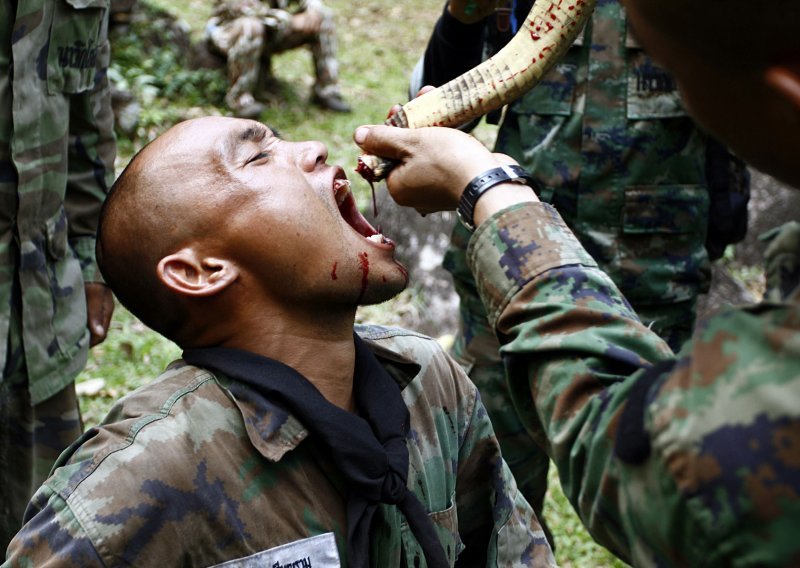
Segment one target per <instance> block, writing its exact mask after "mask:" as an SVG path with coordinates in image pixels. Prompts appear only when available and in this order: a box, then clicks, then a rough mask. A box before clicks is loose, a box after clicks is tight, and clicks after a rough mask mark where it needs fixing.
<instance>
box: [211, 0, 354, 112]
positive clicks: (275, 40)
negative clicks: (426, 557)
mask: <svg viewBox="0 0 800 568" xmlns="http://www.w3.org/2000/svg"><path fill="white" fill-rule="evenodd" d="M307 10H315V11H317V12H319V13H320V14H322V17H323V18H322V24H321V27H320V30H319V33H318V34H316V35H313V36H310V37H309V36H308V35H305V34H301V33H299V32H296V31H293V30H292V29H291V24H292V15H293V14H296V13H299V12H305V11H307ZM206 34H207V37H208V39H209V41H210V42H211V44H212V45H213V46H214V47H215V48H216V49H217V50H219V51H220V52H221V53H222V54H223V55H225V56H226V57H227V60H228V75H229V80H230V83H231V86H230V88H229V90H228V93H227V95H226V96H225V101H226V103H227V104H228V106H229V107H231V108H232V109H236V108H237V107H238V106H239V105H240V101H241V99H242V96H243V95H254V94H255V93H256V91H257V89H258V87H259V81H262V82H263V81H264V79H265V77H263V76H260V75H261V74H267V75H268V74H269V72H270V57H271V55H272V54H273V53H280V52H282V51H287V50H289V49H294V48H296V47H299V46H301V45H306V44H307V45H308V46H309V47H310V49H311V54H312V57H313V60H314V71H315V77H316V80H315V83H314V94H315V95H316V96H318V97H323V98H324V97H330V96H333V95H338V94H339V85H338V77H339V65H338V63H337V61H336V37H335V31H334V26H333V14H332V13H331V11H330V9H328V8H327V7H325V6H324V5H323V4H322V2H321V1H320V0H268V1H267V0H264V1H262V0H219V1H218V3H217V6H216V8H215V11H214V15H213V16H212V17H211V19H210V20H209V23H208V25H207V27H206Z"/></svg>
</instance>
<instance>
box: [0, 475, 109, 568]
mask: <svg viewBox="0 0 800 568" xmlns="http://www.w3.org/2000/svg"><path fill="white" fill-rule="evenodd" d="M25 518H26V523H25V525H24V526H23V527H22V529H21V530H20V531H19V532H18V533H17V535H16V536H15V537H14V538H13V540H12V541H11V544H9V546H8V551H7V553H6V561H5V563H4V564H3V566H2V568H17V567H19V568H22V567H28V566H37V567H39V568H50V567H56V566H57V567H59V568H81V567H85V568H92V567H93V566H105V564H104V563H103V561H102V559H101V558H100V556H99V555H98V554H97V551H96V550H95V547H94V545H93V544H92V542H91V540H90V539H89V538H88V536H87V535H86V533H85V531H84V529H83V527H82V526H81V524H80V523H79V522H78V520H77V519H76V518H75V516H74V515H73V513H72V510H71V509H70V508H69V506H68V505H67V503H66V502H65V501H64V499H63V498H61V496H60V495H58V494H57V493H56V492H54V491H53V490H52V489H50V488H49V487H48V486H47V485H43V486H42V487H41V488H40V489H39V490H38V491H37V492H36V494H35V495H34V496H33V499H32V500H31V503H30V505H29V506H28V510H27V511H26V512H25Z"/></svg>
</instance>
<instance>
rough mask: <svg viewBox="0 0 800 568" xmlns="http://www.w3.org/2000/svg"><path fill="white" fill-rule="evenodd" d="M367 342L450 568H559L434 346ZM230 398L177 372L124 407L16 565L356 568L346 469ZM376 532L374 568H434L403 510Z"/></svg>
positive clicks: (91, 441) (40, 518)
mask: <svg viewBox="0 0 800 568" xmlns="http://www.w3.org/2000/svg"><path fill="white" fill-rule="evenodd" d="M357 331H358V332H359V335H361V336H362V337H363V338H364V339H365V340H366V342H367V343H368V344H369V345H370V347H371V348H372V349H373V351H374V353H375V354H376V356H377V357H378V359H379V360H380V361H381V363H382V364H383V365H384V366H385V367H386V369H387V371H388V372H389V373H390V375H391V376H392V377H393V378H394V379H395V380H396V381H397V382H398V384H399V385H400V386H401V389H402V396H403V399H404V400H405V402H406V404H407V405H408V408H409V411H410V414H411V429H410V431H409V434H408V437H407V445H408V449H409V458H410V465H409V478H408V487H409V488H411V489H412V490H413V491H414V492H415V494H416V495H417V496H418V497H419V499H420V501H421V502H422V503H423V505H424V506H425V507H426V508H427V509H428V511H431V519H432V521H433V523H434V525H435V527H436V529H437V533H438V536H439V537H440V539H441V541H442V544H443V547H444V549H445V551H446V554H447V556H448V559H449V560H450V564H451V565H454V564H455V561H456V557H457V556H460V558H459V560H460V562H464V561H467V562H468V563H470V564H471V565H472V564H474V565H482V566H512V565H513V566H550V565H554V561H553V557H552V553H551V552H550V548H549V547H548V545H547V542H546V540H545V538H544V534H543V533H542V531H541V528H540V526H539V524H538V522H537V520H536V516H535V515H534V513H533V511H532V510H531V508H530V506H529V505H528V504H527V502H526V501H525V500H524V498H523V497H522V496H521V494H520V493H519V492H518V490H517V488H516V485H515V483H514V480H513V477H512V476H511V473H510V471H509V470H508V468H507V466H506V465H505V462H504V461H503V460H502V457H501V456H500V448H499V445H498V443H497V439H496V438H495V436H494V432H493V431H492V426H491V423H490V421H489V419H488V417H487V415H486V412H485V410H484V408H483V406H482V404H481V402H480V398H479V396H478V393H477V389H475V386H474V385H473V384H472V383H470V382H469V380H468V379H467V378H466V376H465V375H464V373H463V372H462V371H461V368H460V367H459V366H458V364H457V363H455V361H453V360H452V359H450V358H449V357H447V356H446V354H445V353H444V352H443V351H442V350H441V348H439V347H438V344H437V343H436V342H435V341H434V340H432V339H430V338H426V337H423V336H420V335H417V334H413V333H411V332H407V331H405V330H398V329H393V328H382V327H372V326H370V327H359V328H358V329H357ZM228 385H230V382H229V379H227V378H226V377H224V376H222V375H218V376H214V375H212V374H211V373H210V372H208V371H206V370H203V369H200V368H197V367H192V366H188V365H186V364H185V363H184V362H183V361H177V362H175V363H173V364H172V365H170V367H169V368H168V369H167V371H166V372H165V373H164V374H162V376H161V377H159V378H158V379H157V380H156V381H155V382H153V383H152V384H150V385H148V386H145V387H143V388H141V389H139V390H138V391H136V392H134V393H132V394H130V395H129V396H128V397H126V398H125V399H123V400H122V401H120V402H119V403H118V404H117V405H116V406H115V408H114V409H113V410H112V411H111V413H110V414H109V416H108V417H107V419H106V420H105V422H104V424H103V425H101V426H99V427H98V428H95V429H92V430H90V431H88V432H87V433H86V434H85V435H84V437H83V438H82V439H81V441H80V442H79V443H77V444H75V445H74V446H73V447H72V448H71V449H70V451H69V452H68V453H66V454H65V455H64V456H62V458H61V459H60V460H59V464H58V466H59V467H58V469H56V470H55V473H54V475H53V476H52V477H51V478H50V479H49V480H48V481H47V482H46V483H45V485H44V486H43V487H42V488H41V489H40V491H39V492H38V493H37V494H36V496H35V497H34V499H33V501H32V506H31V508H30V509H29V511H28V513H27V519H26V525H25V527H24V528H23V529H22V531H21V532H20V533H19V534H18V535H17V537H16V538H15V539H14V540H13V541H12V543H11V546H10V548H9V553H8V557H7V562H6V564H4V566H27V565H39V564H40V563H42V562H45V561H48V560H49V561H51V562H56V563H58V565H59V566H66V567H68V566H76V567H78V566H80V567H87V566H100V565H109V566H121V565H126V566H128V565H130V566H134V565H139V566H143V565H146V566H152V565H153V563H154V562H155V563H157V564H158V565H163V566H175V565H181V566H208V565H216V564H221V563H223V562H226V564H225V566H255V565H259V566H301V565H302V566H315V567H324V566H339V565H340V563H341V565H343V566H344V565H346V559H345V558H344V556H343V554H344V550H345V539H346V534H345V531H346V527H347V522H346V511H345V507H344V505H345V498H344V490H345V488H344V487H343V486H342V484H341V482H342V479H341V477H340V476H339V475H338V474H337V471H336V464H335V463H331V462H330V460H327V459H326V458H325V456H324V455H322V454H320V452H319V451H318V449H317V446H316V445H315V442H314V437H313V435H309V433H308V432H307V431H306V430H305V428H304V427H303V425H302V424H300V423H299V422H298V420H297V419H296V418H294V417H293V416H291V415H288V414H287V413H286V412H285V411H283V410H281V409H280V408H279V407H277V406H275V405H273V404H271V403H270V402H269V401H268V400H265V399H263V398H261V397H259V396H258V395H257V394H255V393H253V398H246V397H244V396H242V394H241V391H242V389H237V392H240V396H239V398H238V399H237V398H235V397H234V396H233V394H232V393H231V391H230V390H228V388H227V386H228ZM250 392H251V393H252V392H253V391H250ZM372 533H373V536H372V542H371V561H370V564H371V566H374V567H375V568H385V567H398V566H425V560H424V557H423V556H422V553H421V550H420V549H419V547H418V545H417V543H416V540H415V539H414V538H413V536H412V534H411V532H410V530H409V529H408V527H407V526H406V525H405V523H404V522H403V521H402V514H401V513H400V512H399V511H398V510H397V508H396V507H394V506H388V505H380V507H379V512H378V513H377V514H376V521H375V522H374V524H373V527H372ZM229 561H232V562H229ZM303 561H305V562H306V564H303Z"/></svg>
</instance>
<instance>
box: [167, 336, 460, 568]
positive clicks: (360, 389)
mask: <svg viewBox="0 0 800 568" xmlns="http://www.w3.org/2000/svg"><path fill="white" fill-rule="evenodd" d="M354 341H355V347H356V365H355V372H354V374H353V393H354V397H355V401H356V406H357V408H358V410H359V415H356V414H353V413H351V412H347V411H346V410H343V409H341V408H339V407H337V406H335V405H333V404H331V403H330V402H328V401H327V400H326V399H325V398H324V397H323V396H322V394H321V393H320V392H319V390H317V388H316V387H315V386H314V385H312V384H311V383H310V382H309V381H308V380H307V379H306V378H305V377H303V376H302V375H301V374H300V373H298V372H297V371H295V370H294V369H292V368H291V367H289V366H287V365H284V364H283V363H280V362H279V361H275V360H273V359H269V358H267V357H262V356H260V355H256V354H254V353H249V352H247V351H241V350H238V349H228V348H223V347H212V348H201V349H187V350H186V351H184V352H183V359H184V361H186V362H187V363H189V364H191V365H195V366H198V367H204V368H207V369H212V370H215V371H220V372H222V373H224V374H225V375H227V376H228V377H230V378H231V379H235V380H236V381H239V382H242V383H244V384H246V385H248V386H250V387H251V388H253V389H254V390H255V391H256V392H258V393H259V394H260V395H261V396H263V397H264V398H266V399H268V400H271V401H273V402H275V403H277V404H279V405H281V406H283V407H284V408H285V409H286V410H288V411H289V412H290V413H291V414H293V415H294V416H296V417H297V418H298V419H299V420H300V422H301V423H302V424H303V425H304V426H305V427H306V428H307V429H308V430H309V431H310V432H311V433H312V434H313V435H314V436H315V439H317V440H318V442H319V443H321V444H322V446H323V447H324V448H326V449H327V450H329V451H330V452H331V456H332V459H333V462H334V463H335V464H336V465H338V466H339V468H340V471H341V472H342V473H343V474H344V476H345V478H346V480H347V493H348V495H347V564H348V566H351V567H352V568H365V567H366V566H368V565H369V544H370V536H369V530H370V526H371V525H372V518H373V516H374V514H375V510H376V509H377V506H378V503H387V504H393V505H397V507H398V508H399V509H400V511H401V512H402V513H403V515H405V518H406V520H407V521H408V524H409V527H410V528H411V531H412V532H413V533H414V536H415V537H416V539H417V541H418V542H419V544H420V547H421V548H422V551H423V553H424V554H425V560H426V561H427V564H428V566H429V567H431V568H440V567H442V568H443V567H445V566H449V563H448V561H447V558H446V557H445V554H444V550H443V549H442V545H441V543H440V542H439V539H438V538H437V536H436V530H435V529H434V527H433V523H432V522H431V520H430V518H429V517H428V514H427V511H426V510H425V507H423V505H422V503H420V501H419V500H418V499H417V496H416V495H414V493H412V492H411V491H410V490H409V489H408V487H407V486H406V480H407V478H408V448H407V447H406V443H405V438H406V434H407V433H408V429H409V414H408V408H407V407H406V405H405V402H404V401H403V398H402V396H401V394H400V388H399V387H398V386H397V383H396V382H395V381H394V380H393V379H392V377H391V376H390V375H389V373H387V372H386V369H384V368H383V367H382V366H381V364H380V363H379V362H378V360H377V359H376V358H375V355H374V354H373V353H372V351H371V350H370V349H369V348H368V347H367V346H366V344H365V343H364V342H363V341H362V340H361V339H360V338H359V337H358V336H357V335H355V334H354Z"/></svg>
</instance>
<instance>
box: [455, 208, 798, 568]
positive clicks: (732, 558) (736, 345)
mask: <svg viewBox="0 0 800 568" xmlns="http://www.w3.org/2000/svg"><path fill="white" fill-rule="evenodd" d="M469 259H470V263H471V266H472V268H473V270H474V272H475V276H476V280H477V282H478V287H479V290H480V292H481V297H482V299H483V300H484V302H485V303H486V307H487V311H488V314H489V320H490V321H491V323H492V325H493V326H494V328H495V330H496V332H497V335H498V337H499V338H500V339H501V342H502V343H503V347H502V354H503V356H504V359H505V361H506V364H507V368H508V373H509V374H508V377H509V388H510V391H511V393H512V394H511V398H512V400H511V401H510V403H511V404H513V406H514V407H515V408H517V409H519V415H520V417H521V419H522V420H523V421H524V422H525V425H526V427H527V428H528V429H529V430H530V431H531V432H533V433H536V434H539V435H540V437H541V438H542V439H544V440H545V445H546V450H547V452H548V453H549V454H550V456H551V457H552V458H553V460H554V461H555V463H556V465H557V467H558V471H559V474H560V478H561V484H562V486H563V488H564V491H565V493H566V495H567V496H568V498H569V500H570V501H571V503H572V505H573V506H574V507H575V509H576V510H577V511H578V513H579V515H580V517H581V519H582V520H583V522H584V523H585V524H586V526H587V527H588V528H589V531H590V532H591V534H592V536H593V537H594V538H595V539H596V540H597V541H599V542H600V543H601V544H603V545H604V546H607V547H609V548H610V549H612V550H613V551H614V552H616V553H617V554H618V555H620V556H621V557H622V558H626V559H628V560H630V561H632V562H633V563H634V564H635V565H637V566H655V565H658V566H681V565H682V566H788V565H794V564H796V562H797V559H798V558H800V539H798V538H797V535H796V528H797V526H798V525H800V498H798V496H800V458H799V456H800V450H798V446H797V445H795V443H796V441H797V432H798V431H800V290H796V291H795V292H794V294H793V295H791V296H790V297H789V299H788V300H786V301H784V302H769V303H764V304H761V305H758V306H754V307H750V308H745V309H729V310H728V311H725V312H723V313H720V314H719V315H717V316H716V317H714V318H712V319H710V320H708V321H706V322H701V323H700V324H699V325H698V328H697V330H696V331H695V334H694V337H693V339H692V341H691V342H690V343H689V344H687V345H686V346H685V347H684V349H683V350H682V351H681V352H680V354H679V355H678V356H674V355H673V354H672V353H670V351H669V349H668V348H667V347H666V345H665V344H664V343H663V342H662V341H661V340H660V339H659V338H658V337H657V336H656V335H655V334H654V333H652V332H651V331H650V330H648V329H647V328H646V327H645V326H643V325H642V324H641V323H640V322H639V320H638V319H637V318H636V316H635V315H634V313H633V312H632V311H631V309H630V307H629V305H628V304H627V303H626V301H625V300H624V299H623V297H622V296H621V295H620V293H619V291H618V290H617V288H616V286H615V285H614V284H613V283H612V281H611V280H610V279H609V277H608V276H607V275H606V274H605V273H603V272H602V271H600V270H599V269H598V268H597V266H596V264H595V262H594V261H593V260H592V258H591V257H590V256H589V255H588V254H587V253H586V251H585V250H584V249H583V248H582V247H581V245H580V244H579V243H578V241H577V240H576V239H575V237H574V235H573V234H572V233H571V232H570V231H569V230H568V229H567V228H566V226H565V224H564V222H563V221H562V220H561V218H560V216H559V215H558V213H557V212H556V211H555V210H554V209H552V207H550V206H549V205H545V204H533V205H528V206H516V207H513V208H509V209H506V210H505V211H502V212H500V213H498V214H497V215H495V216H493V217H492V218H491V219H489V220H488V221H486V222H485V223H484V224H483V225H482V226H481V227H479V228H478V230H477V231H476V233H475V235H474V238H473V240H472V242H471V243H470V249H469Z"/></svg>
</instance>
